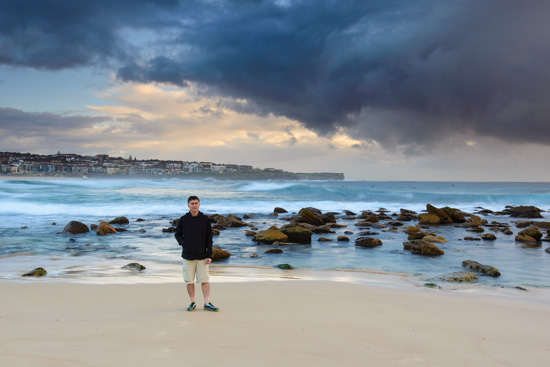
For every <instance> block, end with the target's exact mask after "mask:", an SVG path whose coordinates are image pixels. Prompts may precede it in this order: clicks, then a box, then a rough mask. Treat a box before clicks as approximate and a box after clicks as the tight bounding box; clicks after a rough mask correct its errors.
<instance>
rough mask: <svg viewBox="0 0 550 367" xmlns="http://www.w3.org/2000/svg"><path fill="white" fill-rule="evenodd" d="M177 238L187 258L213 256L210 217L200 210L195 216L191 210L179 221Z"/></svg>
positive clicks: (182, 253) (182, 255)
mask: <svg viewBox="0 0 550 367" xmlns="http://www.w3.org/2000/svg"><path fill="white" fill-rule="evenodd" d="M174 236H175V237H176V240H177V241H178V243H179V244H180V246H181V247H182V251H181V257H183V258H184V259H186V260H202V259H206V258H212V226H211V224H210V218H208V217H207V216H206V215H204V214H203V213H202V212H199V214H197V216H196V217H193V215H191V213H190V212H188V213H187V214H185V215H184V216H182V217H181V218H180V220H179V221H178V225H177V226H176V233H175V234H174Z"/></svg>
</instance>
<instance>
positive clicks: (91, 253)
mask: <svg viewBox="0 0 550 367" xmlns="http://www.w3.org/2000/svg"><path fill="white" fill-rule="evenodd" d="M189 195H198V196H199V197H200V198H201V210H202V211H203V212H204V213H205V214H214V213H218V214H223V215H227V214H235V215H238V216H241V217H242V216H243V215H245V214H247V215H249V216H250V219H246V220H245V221H246V222H247V223H250V224H251V225H254V226H256V227H257V228H259V229H260V230H262V229H267V228H269V227H270V226H272V225H276V226H282V225H284V224H286V223H287V221H286V220H285V218H287V217H289V216H292V213H297V212H298V211H299V210H300V209H301V208H303V207H315V208H318V209H320V210H321V211H323V212H329V211H330V212H337V213H341V214H342V215H339V216H337V220H338V223H340V224H344V225H346V226H347V227H345V228H338V229H335V232H336V233H333V234H325V235H314V236H313V238H312V244H311V245H292V246H284V247H283V250H284V252H283V253H282V254H265V253H264V252H265V251H266V250H267V249H269V248H271V246H266V245H258V244H257V243H255V242H254V241H253V240H252V239H251V238H250V237H246V236H245V231H246V230H247V229H249V228H248V227H243V228H230V229H227V230H224V231H221V234H220V236H215V237H214V243H215V244H216V245H219V246H221V247H222V248H224V249H226V250H228V251H229V252H231V257H230V258H229V259H228V260H225V261H224V262H222V264H224V265H228V266H237V267H240V266H245V267H273V266H275V265H277V264H281V263H288V264H291V265H293V266H294V267H296V268H303V269H312V270H329V269H330V270H332V269H351V270H365V271H371V270H373V271H383V272H391V273H405V274H411V275H414V276H417V277H419V278H420V279H422V280H426V281H430V280H432V279H434V278H435V277H437V276H440V275H443V274H447V273H450V272H454V271H462V270H464V269H463V268H462V266H461V263H462V261H463V260H475V261H478V262H480V263H482V264H488V265H492V266H495V267H497V268H498V269H499V270H500V271H501V273H502V276H501V277H499V278H490V277H486V276H481V275H480V279H479V281H478V283H479V284H485V285H502V286H522V287H550V253H547V252H545V249H546V248H547V247H549V246H550V243H549V242H543V243H542V246H540V247H535V248H529V247H525V246H524V245H522V244H520V243H516V242H515V241H514V237H515V236H514V235H511V236H506V235H504V234H502V233H495V235H496V236H497V240H496V241H493V242H489V241H465V240H463V238H464V237H466V236H472V237H477V236H479V235H478V234H475V233H471V232H467V231H466V229H465V228H462V227H455V226H452V225H451V226H433V227H432V228H431V231H432V232H435V233H437V234H439V235H442V236H444V237H445V238H447V239H448V240H449V242H447V243H443V244H437V245H438V246H439V247H440V248H442V249H443V250H444V251H445V255H443V256H440V257H436V258H429V257H423V256H419V255H413V254H410V253H409V252H407V251H404V250H403V242H404V241H406V238H407V235H406V234H405V233H404V232H403V230H400V231H399V232H398V233H392V232H383V231H381V230H377V229H371V230H373V231H376V232H379V233H380V234H379V235H376V236H374V237H377V238H380V239H381V240H382V241H383V245H382V246H380V247H378V248H374V249H364V248H357V247H356V246H355V244H354V241H355V238H357V237H358V234H359V232H361V231H362V230H365V229H359V228H358V227H356V226H355V223H357V222H358V220H346V219H342V218H341V217H343V216H344V213H343V211H344V210H351V211H354V212H356V213H358V214H359V213H360V212H361V211H363V210H371V211H376V210H378V209H380V208H385V209H387V210H389V211H390V213H389V214H391V213H399V210H400V209H401V208H405V209H410V210H414V211H416V212H418V213H420V212H421V211H422V210H424V209H425V208H426V204H427V203H430V204H432V205H435V206H438V207H442V206H451V207H454V208H459V209H461V210H463V211H465V212H470V213H472V212H474V211H476V210H477V209H479V207H482V208H485V209H491V210H494V211H500V210H502V209H504V208H505V206H507V205H534V206H537V207H539V208H540V209H543V210H546V212H544V213H543V215H544V217H545V218H544V219H539V220H546V221H549V220H550V214H549V211H550V183H483V182H366V181H217V180H213V179H208V180H200V181H193V180H182V179H179V178H162V179H75V178H71V179H67V178H63V179H39V178H32V179H24V178H21V179H20V178H5V177H4V178H3V179H1V180H0V279H2V278H4V279H19V278H20V276H21V274H22V273H23V272H25V271H27V270H30V269H32V268H34V267H37V266H44V267H46V268H47V270H48V271H49V276H50V277H54V278H55V277H58V278H73V279H74V278H79V277H87V278H94V277H97V278H102V279H103V280H107V281H108V279H111V277H112V278H113V279H115V278H117V277H118V276H120V275H121V274H123V272H122V271H121V270H120V265H121V264H126V263H128V262H134V261H137V262H140V263H142V264H144V265H145V266H147V268H148V269H147V271H146V273H147V275H140V274H138V275H135V276H134V278H133V279H135V280H136V281H137V280H139V277H144V276H148V277H153V278H154V277H158V279H164V277H170V276H171V275H170V274H167V272H172V273H173V269H174V265H175V264H179V263H180V257H179V256H180V248H179V246H178V245H177V242H176V241H175V239H174V237H173V234H172V233H163V232H162V229H163V228H168V227H170V226H171V223H170V222H171V221H172V220H173V219H176V218H179V217H180V216H181V215H183V214H184V213H185V212H187V206H186V204H187V202H186V199H187V197H188V196H189ZM275 207H282V208H285V209H286V210H288V211H289V214H283V215H280V216H279V217H273V216H270V214H271V213H273V209H274V208H275ZM118 216H126V217H128V218H129V220H130V224H129V225H126V226H120V227H125V228H127V231H126V232H120V233H117V234H114V235H109V236H97V235H96V234H95V233H94V232H90V233H87V234H80V235H64V234H60V232H61V231H62V230H63V227H64V226H65V225H66V224H67V223H68V222H70V221H72V220H77V221H81V222H83V223H86V224H87V225H88V226H89V225H90V224H93V223H99V221H101V220H106V221H109V220H111V219H113V218H115V217H118ZM138 218H141V219H144V221H139V222H137V221H136V219H138ZM483 218H484V219H487V220H488V221H489V222H492V221H498V222H501V223H509V224H511V226H512V227H511V229H512V231H513V232H514V234H515V233H517V232H518V231H519V230H520V229H517V228H516V227H515V223H514V222H517V221H518V219H515V218H510V217H507V216H498V215H488V216H483ZM413 224H416V222H405V226H403V227H402V229H404V228H405V227H406V226H407V225H413ZM344 231H352V232H353V233H354V234H353V235H349V236H348V237H350V239H351V241H350V242H337V241H336V237H337V236H338V235H340V234H343V233H344ZM487 232H490V231H489V229H488V228H487V229H486V233H487ZM490 233H492V232H490ZM321 236H324V237H329V238H332V239H333V241H331V242H319V241H318V238H319V237H321ZM253 253H257V254H258V255H259V256H258V257H251V255H252V254H253ZM124 274H126V272H124ZM174 276H175V275H174ZM177 276H178V278H177V279H179V274H178V275H177Z"/></svg>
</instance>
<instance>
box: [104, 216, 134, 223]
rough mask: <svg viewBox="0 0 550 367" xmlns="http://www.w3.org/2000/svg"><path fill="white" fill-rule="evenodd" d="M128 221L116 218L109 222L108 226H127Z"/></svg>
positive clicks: (124, 218)
mask: <svg viewBox="0 0 550 367" xmlns="http://www.w3.org/2000/svg"><path fill="white" fill-rule="evenodd" d="M128 223H130V221H129V220H128V218H126V217H117V218H115V219H113V220H112V221H110V222H109V224H128Z"/></svg>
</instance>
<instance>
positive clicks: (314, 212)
mask: <svg viewBox="0 0 550 367" xmlns="http://www.w3.org/2000/svg"><path fill="white" fill-rule="evenodd" d="M320 215H321V212H320V210H318V209H315V208H303V209H300V211H299V212H298V218H297V221H298V222H300V223H308V224H311V225H314V226H322V225H324V224H325V222H323V220H322V219H321V218H320V217H319V216H320Z"/></svg>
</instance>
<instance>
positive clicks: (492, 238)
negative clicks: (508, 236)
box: [481, 233, 497, 241]
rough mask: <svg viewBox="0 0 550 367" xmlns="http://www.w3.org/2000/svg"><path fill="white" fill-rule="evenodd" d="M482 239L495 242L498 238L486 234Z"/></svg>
mask: <svg viewBox="0 0 550 367" xmlns="http://www.w3.org/2000/svg"><path fill="white" fill-rule="evenodd" d="M481 239H482V240H484V241H495V240H496V239H497V236H495V235H494V234H492V233H485V234H484V235H482V236H481Z"/></svg>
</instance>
